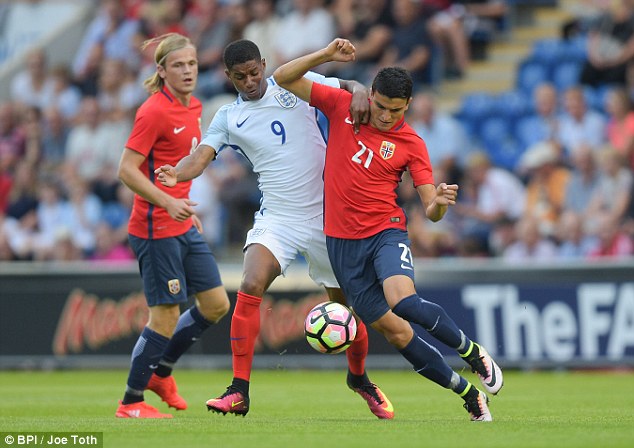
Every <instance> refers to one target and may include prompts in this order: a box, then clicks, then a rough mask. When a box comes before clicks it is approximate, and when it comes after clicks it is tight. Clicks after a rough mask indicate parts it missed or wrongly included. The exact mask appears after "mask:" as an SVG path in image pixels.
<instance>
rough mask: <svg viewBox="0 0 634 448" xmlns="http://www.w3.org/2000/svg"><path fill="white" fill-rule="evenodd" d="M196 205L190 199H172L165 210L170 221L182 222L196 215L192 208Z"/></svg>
mask: <svg viewBox="0 0 634 448" xmlns="http://www.w3.org/2000/svg"><path fill="white" fill-rule="evenodd" d="M196 205H198V203H197V202H194V201H192V200H191V199H179V198H172V199H171V200H170V202H169V203H168V204H167V207H166V208H165V209H166V210H167V213H169V215H170V216H171V217H172V219H174V220H176V221H178V222H183V221H185V220H186V219H187V218H189V217H190V216H193V215H194V214H195V213H196V211H195V210H194V208H193V207H194V206H196Z"/></svg>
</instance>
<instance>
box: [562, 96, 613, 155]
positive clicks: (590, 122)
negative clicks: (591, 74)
mask: <svg viewBox="0 0 634 448" xmlns="http://www.w3.org/2000/svg"><path fill="white" fill-rule="evenodd" d="M605 129H606V121H605V118H604V117H603V115H601V114H600V113H599V112H597V111H595V110H592V109H589V108H588V106H587V104H586V99H585V96H584V94H583V89H582V88H581V87H579V86H576V87H571V88H569V89H568V90H566V91H565V92H564V112H563V113H562V115H561V118H560V120H559V130H558V132H557V141H558V143H559V145H560V148H561V151H562V154H563V155H564V156H565V155H568V154H569V153H570V151H571V150H572V149H573V148H575V147H576V146H578V145H580V144H587V145H590V146H593V147H600V146H602V145H603V144H604V143H605V141H606V132H605Z"/></svg>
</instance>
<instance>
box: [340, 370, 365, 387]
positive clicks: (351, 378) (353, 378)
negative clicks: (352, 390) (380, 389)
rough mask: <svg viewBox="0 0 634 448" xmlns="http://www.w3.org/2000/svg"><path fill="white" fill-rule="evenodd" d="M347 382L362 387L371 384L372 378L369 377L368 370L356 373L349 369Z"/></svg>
mask: <svg viewBox="0 0 634 448" xmlns="http://www.w3.org/2000/svg"><path fill="white" fill-rule="evenodd" d="M346 382H347V383H348V384H350V385H351V386H352V387H361V386H363V385H366V384H371V381H370V378H368V374H367V373H366V372H363V374H362V375H355V374H353V373H352V372H350V371H348V378H347V379H346Z"/></svg>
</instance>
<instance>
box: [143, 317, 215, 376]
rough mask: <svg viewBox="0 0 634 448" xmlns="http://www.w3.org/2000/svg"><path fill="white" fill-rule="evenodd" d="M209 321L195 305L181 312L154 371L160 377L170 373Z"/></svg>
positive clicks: (207, 325) (209, 323) (208, 324)
mask: <svg viewBox="0 0 634 448" xmlns="http://www.w3.org/2000/svg"><path fill="white" fill-rule="evenodd" d="M210 325H211V322H209V321H208V320H207V319H205V318H204V317H203V315H202V314H201V313H200V310H199V309H198V307H196V306H195V305H194V306H192V307H191V308H190V309H188V310H187V311H185V312H184V313H183V314H181V316H180V318H179V319H178V323H177V324H176V329H175V330H174V335H173V336H172V338H171V339H170V341H169V343H168V344H167V347H165V352H164V353H163V357H162V358H161V361H160V363H159V366H158V367H157V369H156V371H155V373H156V374H157V375H158V376H160V377H163V378H165V377H168V376H170V375H171V374H172V368H173V367H174V364H176V361H178V359H179V358H180V357H181V356H182V355H183V353H185V352H186V351H187V350H189V348H190V347H191V346H192V345H194V343H195V342H196V341H197V340H198V339H199V338H200V335H201V334H203V332H204V331H205V330H206V329H207V328H209V326H210Z"/></svg>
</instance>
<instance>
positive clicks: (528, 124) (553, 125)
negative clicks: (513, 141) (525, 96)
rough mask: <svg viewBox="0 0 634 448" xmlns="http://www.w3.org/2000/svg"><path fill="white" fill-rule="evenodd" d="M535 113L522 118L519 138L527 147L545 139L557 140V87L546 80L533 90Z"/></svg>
mask: <svg viewBox="0 0 634 448" xmlns="http://www.w3.org/2000/svg"><path fill="white" fill-rule="evenodd" d="M533 106H534V109H535V111H534V113H532V114H531V115H528V116H527V117H525V118H522V119H520V121H519V123H518V138H519V140H520V142H521V143H522V144H523V145H524V147H525V148H527V147H529V146H532V145H534V144H535V143H538V142H543V141H553V142H554V141H556V140H557V133H558V131H559V103H558V99H557V89H556V88H555V86H554V85H553V84H552V83H550V82H544V83H542V84H539V85H538V86H537V87H535V90H534V91H533Z"/></svg>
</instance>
